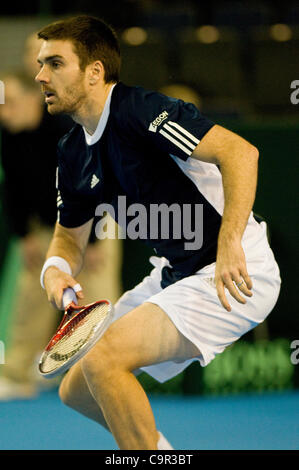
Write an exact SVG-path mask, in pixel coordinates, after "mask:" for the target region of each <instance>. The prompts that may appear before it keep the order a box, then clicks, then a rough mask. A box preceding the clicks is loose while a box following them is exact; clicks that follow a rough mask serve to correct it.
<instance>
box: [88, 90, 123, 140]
mask: <svg viewBox="0 0 299 470" xmlns="http://www.w3.org/2000/svg"><path fill="white" fill-rule="evenodd" d="M115 85H116V83H115V84H114V85H112V87H111V89H110V91H109V95H108V96H107V99H106V101H105V105H104V109H103V112H102V114H101V117H100V119H99V122H98V125H97V128H96V130H95V132H94V133H93V134H92V135H90V134H88V132H87V131H86V129H85V128H84V127H83V131H84V134H85V140H86V143H87V145H93V144H95V143H96V142H98V140H100V138H101V137H102V135H103V132H104V130H105V127H106V124H107V121H108V117H109V113H110V102H111V95H112V90H113V88H114V87H115Z"/></svg>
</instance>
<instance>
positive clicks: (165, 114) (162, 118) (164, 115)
mask: <svg viewBox="0 0 299 470" xmlns="http://www.w3.org/2000/svg"><path fill="white" fill-rule="evenodd" d="M167 117H168V112H167V111H162V113H161V114H159V116H158V117H156V119H155V120H154V121H153V122H151V123H150V125H149V128H148V130H149V131H151V132H156V131H157V127H158V126H160V124H161V123H162V122H163V121H165V119H166V118H167Z"/></svg>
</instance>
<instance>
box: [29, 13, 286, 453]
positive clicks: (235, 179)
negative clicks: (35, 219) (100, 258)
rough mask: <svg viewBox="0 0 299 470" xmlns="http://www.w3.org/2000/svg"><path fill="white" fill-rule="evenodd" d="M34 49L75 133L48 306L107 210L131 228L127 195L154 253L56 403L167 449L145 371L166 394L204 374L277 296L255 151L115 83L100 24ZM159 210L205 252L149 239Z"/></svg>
mask: <svg viewBox="0 0 299 470" xmlns="http://www.w3.org/2000/svg"><path fill="white" fill-rule="evenodd" d="M39 37H40V38H41V39H43V42H42V46H41V49H40V53H39V56H38V62H39V64H40V67H41V69H40V72H39V73H38V75H37V76H36V80H37V81H39V82H40V84H41V89H42V92H43V93H44V95H45V101H46V103H47V106H48V111H49V113H50V114H52V115H55V114H60V113H66V114H68V115H70V116H71V117H72V119H73V120H74V121H75V125H74V127H73V128H72V130H71V131H70V132H69V133H68V134H67V135H66V136H64V137H63V138H62V139H61V140H60V143H59V146H58V147H59V148H58V154H59V155H58V156H59V167H58V191H59V193H58V221H57V224H56V228H55V232H54V235H53V239H52V242H51V244H50V247H49V251H48V254H47V260H46V262H45V265H44V269H43V272H42V282H43V283H44V285H45V288H46V291H47V295H48V299H49V301H51V302H53V303H54V304H55V305H57V307H59V308H62V294H63V290H64V289H65V288H67V287H69V286H70V287H75V286H76V284H77V280H76V276H77V275H78V273H79V271H80V270H81V268H82V266H83V259H84V251H85V248H86V244H87V240H88V238H89V234H90V230H91V226H92V222H93V218H94V216H95V210H96V208H97V207H98V205H99V204H102V203H104V202H105V203H107V204H110V205H111V206H112V207H114V208H115V217H116V219H117V220H118V221H120V220H125V221H126V227H124V228H125V229H126V228H127V229H129V224H130V222H132V217H124V214H122V213H121V210H119V211H117V202H118V201H119V196H122V197H125V198H126V203H127V207H129V211H128V214H127V215H131V216H132V215H134V210H133V209H135V211H136V207H142V208H145V209H146V213H147V215H148V216H147V217H146V218H145V220H144V225H145V226H144V227H143V229H144V230H143V231H142V233H146V234H147V236H146V237H144V238H146V239H145V242H146V243H148V245H149V246H151V247H153V248H154V250H155V254H156V255H157V256H153V257H152V258H151V260H150V261H151V263H152V265H153V269H152V271H151V272H150V273H149V275H148V277H146V278H145V279H144V280H143V281H142V282H141V283H140V284H139V285H137V286H136V287H135V288H134V289H132V290H131V291H129V292H126V293H125V294H124V295H123V296H122V297H121V298H120V300H119V301H118V302H117V303H116V305H115V313H116V318H115V321H114V322H113V323H112V324H111V325H110V327H109V328H108V329H107V331H106V333H105V334H104V336H103V337H102V339H101V340H100V341H99V342H98V343H97V344H96V346H95V347H94V348H93V349H92V350H91V351H90V352H89V353H88V354H87V355H86V356H85V357H84V358H83V359H82V360H81V361H80V362H78V363H77V364H76V365H75V366H73V367H72V368H71V370H70V371H69V372H68V374H67V375H66V376H65V378H64V379H63V381H62V384H61V388H60V396H61V398H62V400H63V402H64V403H66V404H67V405H69V406H71V407H72V408H74V409H75V410H77V411H79V412H81V413H82V414H84V415H86V416H88V417H89V418H92V419H94V420H96V421H98V422H99V423H101V424H103V425H104V426H106V427H107V429H109V430H110V431H111V432H112V434H113V436H114V438H115V440H116V442H117V444H118V446H119V448H120V449H171V448H172V447H171V445H170V444H169V443H168V441H167V440H166V438H164V436H163V435H162V434H161V433H160V432H159V431H157V429H156V424H155V420H154V416H153V413H152V410H151V407H150V403H149V401H148V399H147V396H146V394H145V392H144V390H143V389H142V387H141V385H140V383H139V382H138V380H137V378H136V374H138V371H140V370H142V371H146V372H147V373H148V374H150V375H151V376H152V377H154V378H155V379H157V380H158V381H160V382H164V381H166V380H168V379H170V378H171V377H173V376H175V375H177V374H178V373H180V372H181V371H182V370H184V369H185V368H186V367H187V366H188V365H189V364H190V363H191V362H192V361H196V360H197V361H199V362H200V364H201V365H202V366H203V367H204V366H207V365H208V364H209V363H210V362H211V361H212V360H213V359H214V357H215V356H216V355H217V354H219V353H221V352H222V351H223V350H224V349H225V348H226V347H227V346H229V345H230V344H232V343H233V342H235V341H236V340H238V338H240V337H241V336H242V335H244V334H245V333H246V332H247V331H249V330H251V329H252V328H254V327H255V326H256V325H258V324H259V323H261V322H262V321H263V320H264V319H265V318H266V317H267V315H268V314H269V313H270V312H271V310H272V309H273V306H274V305H275V303H276V300H277V297H278V295H279V289H280V275H279V269H278V266H277V264H276V261H275V259H274V256H273V253H272V251H271V249H270V247H269V244H268V240H267V236H266V224H265V223H258V221H256V220H255V218H254V215H253V212H252V208H253V203H254V199H255V192H256V184H257V168H258V150H257V149H256V148H255V147H254V145H252V144H250V143H249V142H247V141H246V140H244V139H243V138H242V137H240V136H238V135H236V134H235V133H233V132H230V131H229V130H227V129H225V128H223V127H221V126H220V125H217V124H215V123H213V122H211V121H210V120H208V119H206V118H205V117H204V116H203V115H202V114H201V113H200V112H199V111H198V109H197V108H196V107H195V106H194V105H192V104H190V103H185V102H183V101H180V100H176V99H173V98H168V97H167V96H164V95H163V94H159V93H156V92H153V91H148V90H145V89H143V88H140V87H129V86H126V85H125V84H123V83H121V82H120V81H119V73H120V52H119V45H118V41H117V38H116V36H115V33H114V32H113V30H112V29H111V28H110V27H109V26H107V25H106V24H105V23H104V22H103V21H101V20H99V19H97V18H94V17H89V16H77V17H74V18H70V19H66V20H62V21H59V22H55V23H53V24H50V25H48V26H46V27H45V28H43V29H42V30H41V31H40V32H39ZM195 60H196V58H195ZM137 66H138V65H137ZM45 145H46V142H45ZM133 204H134V205H133ZM137 204H138V206H137ZM162 204H164V206H163V207H165V205H166V207H167V208H171V207H173V205H174V204H176V205H177V206H178V207H179V208H180V209H181V210H182V211H183V209H184V208H186V207H189V208H191V209H190V213H191V212H192V214H193V215H192V217H191V222H192V224H191V226H190V227H191V228H192V227H193V229H194V227H195V228H196V230H193V233H194V238H195V237H196V236H198V233H199V232H200V237H201V238H200V240H201V243H200V246H195V245H196V244H192V243H190V237H189V236H187V235H185V231H184V228H185V227H181V228H182V230H181V236H177V225H176V223H174V222H173V223H170V224H169V236H168V237H167V236H165V233H164V235H163V234H162V235H163V236H162V235H161V231H162V230H161V227H158V229H159V230H158V231H159V236H158V237H157V236H152V237H151V233H153V232H154V233H156V228H157V227H154V228H153V227H150V222H151V210H152V208H153V207H156V206H155V205H158V206H160V205H162ZM177 206H176V207H177ZM196 208H201V209H202V210H201V211H197V210H195V209H196ZM192 209H194V211H192ZM118 212H119V213H118ZM181 213H182V212H181ZM199 213H200V214H201V216H200V219H198V217H197V216H198V214H199ZM164 219H165V218H163V221H165V220H164ZM198 220H200V226H199V225H198ZM133 221H134V220H133ZM163 221H162V222H163ZM150 229H152V232H151V230H150ZM128 233H129V230H128ZM140 238H143V237H140ZM187 242H188V243H189V244H187ZM197 245H198V244H197ZM83 295H84V294H83V290H82V289H81V288H79V291H78V292H77V297H78V299H79V300H80V299H83Z"/></svg>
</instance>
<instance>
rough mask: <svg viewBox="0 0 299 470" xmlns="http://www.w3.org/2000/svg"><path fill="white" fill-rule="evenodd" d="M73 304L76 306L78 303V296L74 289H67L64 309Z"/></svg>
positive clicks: (64, 295) (64, 296)
mask: <svg viewBox="0 0 299 470" xmlns="http://www.w3.org/2000/svg"><path fill="white" fill-rule="evenodd" d="M72 302H74V303H75V304H77V303H78V300H77V296H76V293H75V291H74V289H72V288H71V287H67V289H65V291H64V292H63V296H62V304H63V308H64V309H65V308H66V307H67V306H68V305H69V304H70V303H72Z"/></svg>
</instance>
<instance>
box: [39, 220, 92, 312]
mask: <svg viewBox="0 0 299 470" xmlns="http://www.w3.org/2000/svg"><path fill="white" fill-rule="evenodd" d="M92 223H93V219H91V220H89V221H88V222H86V223H85V224H83V225H81V226H80V227H76V228H66V227H63V226H62V225H60V224H59V223H58V222H57V223H56V226H55V230H54V235H53V238H52V241H51V243H50V246H49V249H48V252H47V256H46V259H47V260H48V259H50V258H51V257H53V256H56V257H60V258H62V259H63V260H65V261H66V262H67V263H68V264H69V266H70V268H71V274H68V273H66V272H64V271H62V270H61V269H59V268H58V267H57V266H49V267H48V268H47V269H46V271H45V272H44V277H43V280H44V286H45V289H46V291H47V295H48V299H49V301H50V302H52V303H53V304H54V305H56V306H57V307H58V308H61V307H62V305H61V302H62V294H63V291H64V289H66V288H67V287H73V286H74V285H75V284H77V283H78V281H76V279H75V277H76V276H77V275H78V273H79V272H80V270H81V269H82V266H83V259H84V253H85V249H86V246H87V244H88V240H89V236H90V232H91V228H92ZM77 296H78V297H79V298H83V292H82V291H79V292H77Z"/></svg>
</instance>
